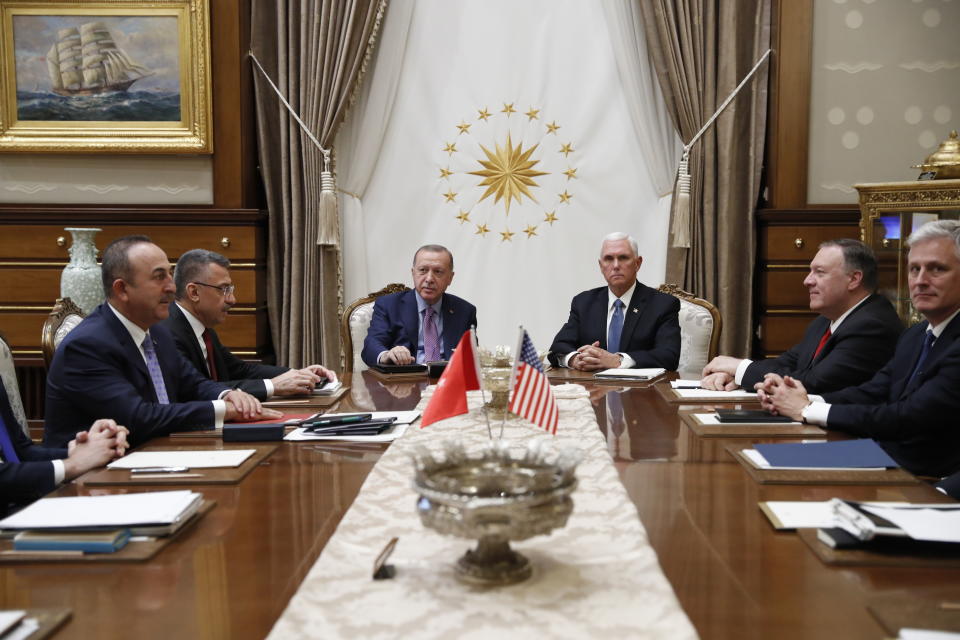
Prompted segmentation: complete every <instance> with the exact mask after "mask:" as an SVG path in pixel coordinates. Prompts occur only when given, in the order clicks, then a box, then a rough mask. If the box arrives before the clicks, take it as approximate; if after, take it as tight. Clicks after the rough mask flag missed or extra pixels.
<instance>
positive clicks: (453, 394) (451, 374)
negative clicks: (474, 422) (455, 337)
mask: <svg viewBox="0 0 960 640" xmlns="http://www.w3.org/2000/svg"><path fill="white" fill-rule="evenodd" d="M473 345H474V337H473V329H470V330H468V331H467V332H466V333H464V334H463V336H462V337H461V338H460V342H459V343H457V349H456V351H454V352H453V357H451V358H450V362H449V363H448V364H447V368H446V369H444V370H443V375H441V376H440V380H439V381H437V388H436V389H434V391H433V397H432V398H430V402H428V403H427V408H426V409H424V410H423V418H422V419H421V420H420V428H421V429H422V428H423V427H426V426H427V425H430V424H433V423H434V422H437V421H438V420H444V419H446V418H452V417H453V416H459V415H462V414H464V413H467V411H469V409H467V391H476V390H478V389H480V360H479V359H478V358H477V350H476V349H475V348H474V346H473Z"/></svg>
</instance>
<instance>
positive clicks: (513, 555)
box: [456, 535, 533, 587]
mask: <svg viewBox="0 0 960 640" xmlns="http://www.w3.org/2000/svg"><path fill="white" fill-rule="evenodd" d="M532 574H533V567H532V566H531V565H530V561H529V560H527V558H526V556H524V555H523V554H521V553H517V552H516V551H514V550H513V549H511V548H510V541H509V540H507V539H506V538H504V537H502V536H495V535H493V536H483V537H482V538H480V540H479V541H478V542H477V548H476V549H470V550H469V551H467V552H466V553H465V554H463V556H462V557H461V558H460V559H459V560H457V566H456V576H457V580H459V581H460V582H463V583H466V584H469V585H472V586H480V587H484V586H489V587H497V586H503V585H508V584H516V583H518V582H523V581H524V580H526V579H527V578H529V577H530V576H531V575H532Z"/></svg>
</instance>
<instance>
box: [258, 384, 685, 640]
mask: <svg viewBox="0 0 960 640" xmlns="http://www.w3.org/2000/svg"><path fill="white" fill-rule="evenodd" d="M432 389H433V387H430V388H428V389H427V391H426V392H425V393H424V398H423V400H421V403H420V406H419V407H418V408H419V409H422V408H423V406H425V404H426V402H427V400H428V399H429V396H430V392H431V391H432ZM554 390H555V393H556V395H557V404H558V406H559V409H560V427H559V429H558V432H557V436H556V439H555V444H556V445H557V446H575V447H578V448H580V449H581V450H582V451H583V453H584V459H583V462H581V463H580V465H579V467H578V468H577V478H578V481H579V486H578V488H577V490H576V491H575V492H574V493H573V501H574V510H573V514H572V515H571V516H570V519H569V521H568V523H567V526H566V527H564V528H563V529H559V530H554V532H553V533H552V534H551V535H549V536H538V537H535V538H531V539H529V540H525V541H523V542H514V543H511V546H512V547H513V548H514V549H516V550H517V551H519V552H521V553H523V554H524V555H526V556H527V558H529V559H530V562H531V563H532V565H533V576H532V577H531V578H530V579H528V580H527V581H525V582H522V583H520V584H515V585H511V586H507V587H498V588H491V589H481V588H476V587H470V586H466V585H463V584H461V583H459V582H458V581H457V580H456V579H455V577H454V572H453V565H454V563H455V562H456V560H457V558H459V557H460V556H461V555H462V554H463V553H464V552H465V551H466V550H467V549H468V548H473V547H475V546H476V541H470V540H467V539H465V538H455V537H451V536H443V535H440V534H438V533H436V532H434V531H433V530H431V529H426V528H424V527H423V526H422V525H421V524H420V519H419V517H418V515H417V513H416V509H415V506H416V500H417V494H416V493H415V492H414V490H413V488H412V478H413V464H412V462H411V460H410V453H411V452H412V451H413V449H414V447H416V446H419V445H423V446H427V447H429V448H431V449H435V450H437V451H439V448H440V443H441V442H442V441H443V440H444V439H447V438H455V437H459V438H461V439H462V440H463V442H464V445H465V446H466V448H467V450H468V451H475V450H476V449H477V448H478V447H480V446H482V445H483V443H484V442H486V441H487V439H488V438H487V429H486V424H485V422H484V420H483V417H482V414H480V412H479V410H478V407H479V406H480V404H481V400H480V397H479V394H477V393H475V392H471V393H470V394H469V402H470V407H471V412H470V413H469V414H466V415H463V416H458V417H456V418H451V419H449V420H444V421H442V422H439V423H435V424H433V425H430V426H429V427H426V428H425V429H421V428H419V427H418V424H419V423H418V424H415V425H414V426H413V428H411V429H409V430H408V431H407V433H406V434H405V435H404V436H403V437H401V438H400V439H398V440H397V441H396V442H394V443H393V444H392V445H391V446H390V448H389V449H388V450H387V452H386V453H385V454H384V455H383V457H382V458H381V459H380V461H379V462H378V463H377V465H376V466H375V467H374V469H373V470H372V471H371V472H370V475H369V476H368V477H367V479H366V482H365V483H364V485H363V487H362V489H361V490H360V493H359V495H358V496H357V499H356V500H355V501H354V503H353V505H352V506H351V507H350V509H349V510H348V511H347V513H346V515H345V516H344V518H343V520H342V521H341V522H340V526H339V527H338V528H337V530H336V532H334V534H333V536H332V537H331V538H330V541H329V542H328V543H327V545H326V547H325V548H324V550H323V552H322V553H321V555H320V557H319V558H318V559H317V562H316V564H314V566H313V568H312V569H311V570H310V572H309V574H308V575H307V577H306V578H305V579H304V581H303V583H302V584H301V585H300V588H299V589H298V591H297V593H296V594H295V595H294V596H293V598H292V599H291V600H290V602H289V604H288V605H287V608H286V610H285V611H284V612H283V614H282V615H281V616H280V618H279V619H278V620H277V622H276V624H275V625H274V627H273V630H272V631H271V633H270V636H269V637H270V638H273V639H282V638H308V637H309V638H353V637H358V638H359V637H362V638H454V637H457V638H497V640H502V639H505V638H530V637H549V638H561V637H563V638H588V637H593V638H599V637H604V636H610V637H638V636H642V637H644V638H670V639H671V640H676V639H679V638H694V637H696V632H695V631H694V629H693V626H692V625H691V623H690V621H689V620H688V618H687V616H686V614H685V613H684V612H683V610H682V609H681V608H680V605H679V603H678V602H677V599H676V596H675V595H674V593H673V589H672V588H671V586H670V583H669V582H668V581H667V579H666V577H665V576H664V575H663V573H662V572H661V570H660V565H659V564H658V562H657V556H656V553H655V552H654V550H653V548H652V547H651V546H650V545H649V543H648V542H647V536H646V532H645V531H644V529H643V525H642V524H641V523H640V519H639V518H638V516H637V510H636V507H635V506H634V505H633V503H632V502H631V501H630V498H629V497H628V496H627V493H626V490H625V489H624V488H623V485H622V484H621V482H620V479H619V477H618V476H617V473H616V470H615V469H614V466H613V462H612V461H611V459H610V455H609V453H608V452H607V447H606V442H605V441H604V439H603V435H602V433H601V432H600V430H599V428H598V427H597V422H596V417H595V415H594V411H593V408H592V407H591V405H590V401H589V398H588V396H587V393H586V391H585V390H584V389H583V387H581V386H579V385H572V384H568V385H561V386H557V387H554ZM498 428H499V423H496V424H495V425H494V435H496V434H497V431H498ZM532 438H551V439H552V438H553V436H550V435H548V434H546V433H545V432H544V431H542V430H540V429H538V428H536V427H534V426H533V425H531V424H530V423H526V422H523V423H520V422H518V421H517V419H516V418H514V419H513V421H508V422H507V425H506V429H505V430H504V439H505V440H507V441H508V442H510V443H512V444H514V445H515V446H516V448H517V449H522V448H525V447H526V445H527V443H528V441H529V440H530V439H532ZM393 536H399V538H400V541H399V543H398V544H397V548H396V551H395V552H394V554H393V556H392V557H391V559H390V561H389V562H390V563H391V564H393V565H395V566H396V569H397V573H396V577H395V578H393V579H392V580H378V581H374V580H373V579H372V578H371V573H372V566H373V562H374V559H375V558H376V556H377V555H378V554H379V553H380V550H381V549H382V548H383V546H384V545H385V544H386V543H387V541H388V540H389V539H390V538H391V537H393Z"/></svg>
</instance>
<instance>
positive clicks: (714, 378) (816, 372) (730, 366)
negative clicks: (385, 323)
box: [700, 238, 903, 393]
mask: <svg viewBox="0 0 960 640" xmlns="http://www.w3.org/2000/svg"><path fill="white" fill-rule="evenodd" d="M803 284H804V286H805V287H807V290H808V291H809V294H810V309H811V310H812V311H816V312H818V313H819V314H820V315H819V316H818V317H817V318H816V319H815V320H814V321H813V322H811V323H810V325H809V326H808V327H807V331H806V333H805V334H804V336H803V340H801V341H800V343H799V344H797V345H794V346H793V347H791V348H790V349H789V350H788V351H786V352H785V353H783V354H781V355H780V356H779V357H777V358H771V359H768V360H760V361H757V362H754V361H752V360H741V359H740V358H733V357H730V356H717V357H716V358H714V359H713V360H711V361H710V363H709V364H707V366H706V367H705V368H704V370H703V380H702V381H701V383H700V384H701V386H702V387H703V388H704V389H716V390H726V391H731V390H733V389H736V388H737V387H738V386H741V387H743V388H744V389H753V388H754V386H755V385H756V384H757V383H758V382H761V381H763V377H764V376H765V375H766V374H768V373H776V374H779V375H781V376H791V377H793V378H795V379H797V380H799V381H801V382H802V383H803V386H804V387H806V388H807V389H808V390H809V391H812V392H814V393H825V392H827V391H836V390H837V389H843V388H844V387H849V386H851V385H855V384H860V383H861V382H865V381H867V380H869V379H870V378H872V377H873V375H874V374H875V373H876V372H877V371H879V370H880V367H882V366H883V365H884V364H886V363H887V361H888V360H890V357H891V356H892V355H893V348H894V346H895V345H896V343H897V338H899V337H900V334H901V333H902V332H903V325H902V324H900V318H899V317H898V316H897V312H896V311H895V310H894V308H893V305H891V304H890V302H889V301H887V299H886V298H884V297H883V296H880V295H877V294H876V293H874V292H875V291H876V289H877V259H876V257H875V256H874V255H873V251H872V250H871V249H870V247H868V246H866V245H865V244H863V243H862V242H860V241H859V240H850V239H846V238H844V239H841V240H830V241H828V242H824V243H823V244H821V245H820V250H819V251H818V252H817V255H816V256H814V258H813V260H812V261H811V262H810V273H809V274H807V277H806V278H805V279H804V280H803Z"/></svg>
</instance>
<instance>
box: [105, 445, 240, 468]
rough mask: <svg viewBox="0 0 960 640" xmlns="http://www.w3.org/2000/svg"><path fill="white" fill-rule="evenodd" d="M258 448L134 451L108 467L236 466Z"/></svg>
mask: <svg viewBox="0 0 960 640" xmlns="http://www.w3.org/2000/svg"><path fill="white" fill-rule="evenodd" d="M256 452H257V450H256V449H205V450H195V451H176V450H174V451H134V452H133V453H131V454H128V455H126V456H124V457H122V458H120V459H118V460H114V461H113V462H111V463H110V464H108V465H107V468H108V469H154V468H169V467H187V468H188V469H217V468H236V467H239V466H240V465H241V464H243V463H244V461H245V460H246V459H247V458H249V457H250V456H252V455H253V454H255V453H256Z"/></svg>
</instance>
